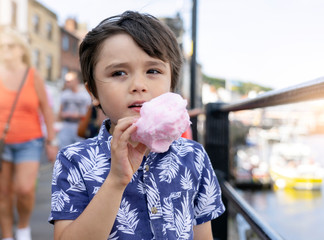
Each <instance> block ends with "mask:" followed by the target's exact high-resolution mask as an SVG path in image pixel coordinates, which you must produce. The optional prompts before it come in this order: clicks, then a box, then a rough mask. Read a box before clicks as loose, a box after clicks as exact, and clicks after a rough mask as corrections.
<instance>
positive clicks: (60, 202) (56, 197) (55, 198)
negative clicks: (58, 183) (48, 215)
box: [51, 190, 70, 211]
mask: <svg viewBox="0 0 324 240" xmlns="http://www.w3.org/2000/svg"><path fill="white" fill-rule="evenodd" d="M65 203H70V198H69V195H67V194H66V193H65V192H64V191H63V190H60V191H56V192H53V194H52V204H51V209H52V211H62V210H63V208H64V206H65Z"/></svg>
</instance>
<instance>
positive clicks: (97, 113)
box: [78, 105, 106, 138]
mask: <svg viewBox="0 0 324 240" xmlns="http://www.w3.org/2000/svg"><path fill="white" fill-rule="evenodd" d="M105 119H106V116H105V114H104V113H103V111H102V110H101V108H98V107H95V106H93V105H91V106H89V108H88V111H87V114H86V115H85V116H84V117H83V118H82V119H81V121H80V123H79V126H78V136H79V137H82V138H92V137H95V136H97V135H98V133H99V130H100V127H101V124H102V122H103V121H104V120H105Z"/></svg>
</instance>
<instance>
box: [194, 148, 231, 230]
mask: <svg viewBox="0 0 324 240" xmlns="http://www.w3.org/2000/svg"><path fill="white" fill-rule="evenodd" d="M196 152H197V154H196V158H199V159H200V160H196V162H200V164H202V165H203V166H201V178H200V184H199V187H198V194H197V196H196V198H195V200H194V203H195V206H194V212H195V213H194V214H195V221H194V224H195V225H198V224H202V223H204V222H208V221H211V220H213V219H215V218H217V217H219V216H220V215H221V214H222V213H223V212H224V211H225V206H224V204H223V202H222V194H221V188H220V186H219V183H218V180H217V177H216V174H215V172H214V169H213V167H212V165H211V162H210V159H209V157H208V155H207V153H206V151H205V149H204V148H203V147H202V148H201V149H199V150H198V151H196Z"/></svg>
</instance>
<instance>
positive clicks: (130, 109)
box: [93, 33, 171, 127]
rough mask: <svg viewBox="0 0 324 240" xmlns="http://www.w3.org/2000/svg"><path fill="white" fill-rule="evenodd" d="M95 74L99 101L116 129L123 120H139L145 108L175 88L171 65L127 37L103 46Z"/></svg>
mask: <svg viewBox="0 0 324 240" xmlns="http://www.w3.org/2000/svg"><path fill="white" fill-rule="evenodd" d="M102 44H103V45H102V49H101V51H100V54H99V56H98V61H97V65H96V66H95V70H94V74H95V81H96V87H97V91H98V99H97V98H94V99H93V100H94V101H93V104H94V105H99V104H100V105H101V107H102V109H103V111H104V112H105V113H106V115H107V116H108V117H109V118H110V120H111V123H112V124H113V127H114V126H115V125H116V123H117V121H118V120H119V119H121V118H124V117H128V116H136V115H138V116H139V112H140V107H141V105H142V104H143V103H144V102H146V101H149V100H151V99H152V98H154V97H157V96H159V95H161V94H163V93H166V92H169V91H170V88H171V69H170V64H169V63H167V62H163V61H162V60H160V59H157V58H152V57H150V56H149V55H147V54H146V53H145V52H144V51H143V50H142V49H141V48H139V47H138V45H137V44H136V43H135V42H134V40H133V39H132V38H131V37H130V36H129V35H127V34H123V33H120V34H117V35H114V36H112V37H110V38H108V39H106V40H105V41H104V42H103V43H102Z"/></svg>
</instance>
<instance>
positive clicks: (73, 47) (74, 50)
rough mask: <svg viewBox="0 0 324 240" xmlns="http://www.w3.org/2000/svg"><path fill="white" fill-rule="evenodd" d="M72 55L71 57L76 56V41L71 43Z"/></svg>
mask: <svg viewBox="0 0 324 240" xmlns="http://www.w3.org/2000/svg"><path fill="white" fill-rule="evenodd" d="M72 53H73V55H77V54H78V42H77V41H73V44H72Z"/></svg>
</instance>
